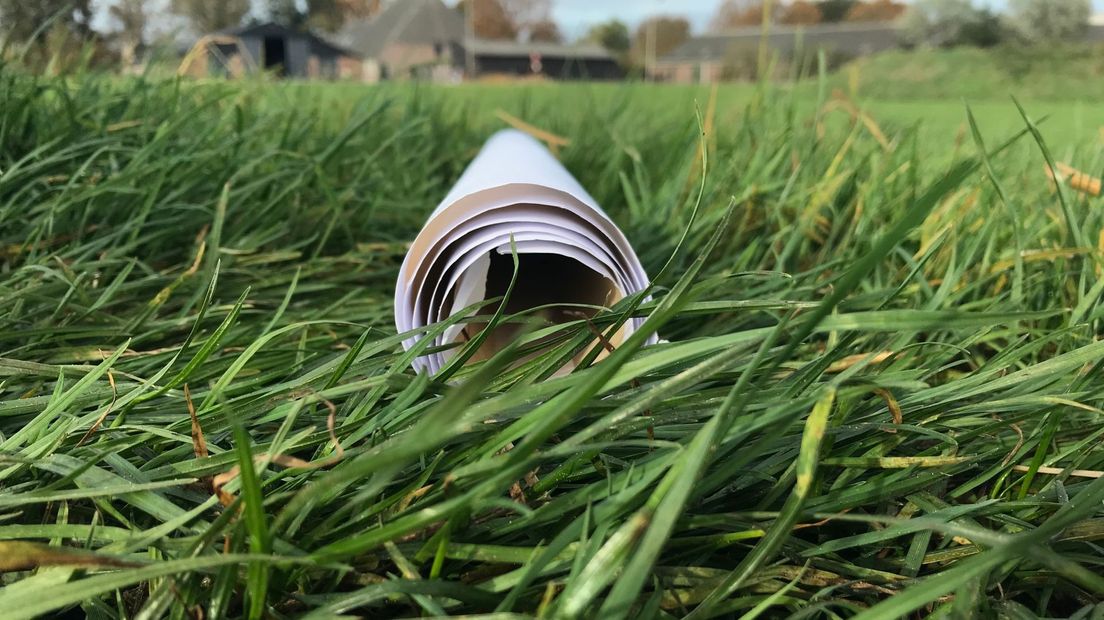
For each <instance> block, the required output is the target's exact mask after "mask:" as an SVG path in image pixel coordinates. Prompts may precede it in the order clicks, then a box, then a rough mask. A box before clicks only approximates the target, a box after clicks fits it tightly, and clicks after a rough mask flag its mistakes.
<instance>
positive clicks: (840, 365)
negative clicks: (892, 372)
mask: <svg viewBox="0 0 1104 620" xmlns="http://www.w3.org/2000/svg"><path fill="white" fill-rule="evenodd" d="M895 355H897V354H896V353H895V352H893V351H878V352H877V353H856V354H855V355H848V356H847V357H845V358H843V359H841V360H839V361H837V362H833V363H831V364H829V365H828V369H827V370H826V371H825V372H829V373H840V372H843V371H845V370H847V369H848V368H851V367H852V366H854V365H855V364H858V363H860V362H863V361H867V360H869V362H870V364H871V365H873V364H881V363H882V362H884V361H886V360H888V359H890V358H891V357H893V356H895Z"/></svg>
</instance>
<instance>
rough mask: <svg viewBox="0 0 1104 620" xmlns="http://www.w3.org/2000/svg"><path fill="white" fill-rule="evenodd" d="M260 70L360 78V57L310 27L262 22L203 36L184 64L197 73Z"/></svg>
mask: <svg viewBox="0 0 1104 620" xmlns="http://www.w3.org/2000/svg"><path fill="white" fill-rule="evenodd" d="M258 70H261V71H267V72H269V73H273V74H275V75H278V76H280V77H288V78H309V79H318V78H324V79H336V78H356V79H359V78H360V77H361V61H360V59H359V58H358V57H357V55H356V53H355V52H351V51H349V50H346V49H344V48H342V47H340V46H338V45H335V44H333V43H330V42H327V41H325V40H323V39H322V38H320V37H318V36H316V35H314V34H312V33H310V32H306V31H299V30H293V29H291V28H287V27H284V26H280V25H278V24H273V23H264V24H255V25H251V26H242V27H240V28H233V29H230V30H225V31H222V32H219V33H216V34H213V35H208V36H205V37H203V38H202V39H200V40H199V41H198V42H197V43H196V44H195V46H194V47H193V48H192V51H190V52H189V53H188V55H187V56H186V57H185V59H184V62H183V63H181V67H180V72H181V73H184V74H188V75H193V76H196V77H206V76H210V75H223V76H227V77H238V76H241V75H244V74H247V73H252V72H254V71H258Z"/></svg>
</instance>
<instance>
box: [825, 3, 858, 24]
mask: <svg viewBox="0 0 1104 620" xmlns="http://www.w3.org/2000/svg"><path fill="white" fill-rule="evenodd" d="M856 4H858V1H857V0H820V2H818V3H817V8H818V9H820V18H821V20H822V21H824V22H827V23H834V22H842V21H843V20H845V19H847V14H848V13H850V12H851V9H853V8H855V5H856Z"/></svg>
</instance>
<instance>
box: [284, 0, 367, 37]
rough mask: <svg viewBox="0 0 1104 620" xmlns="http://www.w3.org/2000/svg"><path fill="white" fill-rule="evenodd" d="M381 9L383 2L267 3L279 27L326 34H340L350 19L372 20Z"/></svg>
mask: <svg viewBox="0 0 1104 620" xmlns="http://www.w3.org/2000/svg"><path fill="white" fill-rule="evenodd" d="M380 8H381V2H380V0H303V1H300V0H268V13H269V16H270V17H271V19H272V21H274V22H276V23H277V24H281V25H284V26H287V27H289V28H296V29H299V28H317V29H319V30H325V31H327V32H337V31H338V30H340V29H341V27H342V26H343V25H345V22H346V21H348V20H350V19H361V18H368V17H371V16H373V15H375V14H376V13H378V12H379V11H380Z"/></svg>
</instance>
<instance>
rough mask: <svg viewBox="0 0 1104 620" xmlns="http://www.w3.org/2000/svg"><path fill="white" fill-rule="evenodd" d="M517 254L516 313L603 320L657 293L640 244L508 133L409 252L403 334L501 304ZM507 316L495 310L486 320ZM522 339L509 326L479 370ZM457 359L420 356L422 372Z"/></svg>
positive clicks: (470, 328) (528, 142) (458, 334)
mask: <svg viewBox="0 0 1104 620" xmlns="http://www.w3.org/2000/svg"><path fill="white" fill-rule="evenodd" d="M511 242H512V244H513V245H511ZM512 247H513V248H516V252H517V257H518V268H517V269H518V272H517V280H516V283H515V285H514V290H513V291H512V292H511V294H510V296H509V298H508V299H506V306H505V312H506V313H507V314H517V313H521V312H525V311H527V310H534V314H535V315H536V316H538V317H539V318H542V319H544V320H546V321H547V322H548V323H550V324H559V323H565V322H569V321H577V320H579V319H580V315H579V313H580V312H582V313H584V316H586V315H593V314H594V312H595V311H596V309H597V308H603V307H605V308H608V307H611V306H613V305H614V304H616V303H617V302H618V301H620V300H621V299H622V298H624V297H626V296H629V295H632V294H633V293H636V292H638V291H641V290H643V289H644V288H646V287H647V285H648V275H647V274H646V273H645V272H644V268H643V267H642V266H641V265H640V260H639V259H638V258H637V256H636V253H635V252H633V249H632V246H630V245H629V242H628V240H627V239H626V238H625V235H624V234H622V232H621V230H620V229H618V228H617V225H615V224H614V223H613V221H612V220H611V219H610V218H609V216H607V215H606V214H605V212H603V211H602V209H601V208H600V207H599V206H598V203H597V202H596V201H595V200H594V198H592V197H591V196H590V194H588V193H587V192H586V190H584V189H583V187H582V186H581V185H580V184H579V182H578V181H576V180H575V178H574V177H572V176H571V173H569V172H568V171H567V170H566V169H565V168H564V167H563V166H562V165H561V164H560V162H559V161H557V160H556V158H555V157H553V156H552V154H551V153H549V152H548V151H547V150H546V149H545V148H544V146H543V145H541V144H540V143H539V142H537V141H536V140H534V139H533V138H531V137H529V136H528V135H526V134H524V133H522V132H520V131H516V130H512V129H507V130H503V131H500V132H498V133H496V134H495V135H494V136H492V137H491V138H490V139H489V140H488V141H487V143H486V144H485V145H484V146H483V149H482V150H481V151H480V152H479V155H477V156H476V158H475V159H474V160H473V161H472V162H471V164H470V165H468V168H467V170H465V171H464V174H463V175H462V176H461V177H460V180H459V181H457V182H456V185H455V186H453V188H452V190H451V191H450V192H449V193H448V195H447V196H445V199H444V200H442V201H441V204H440V205H438V206H437V208H436V210H434V211H433V214H432V215H430V217H429V220H428V221H427V222H426V224H425V226H424V227H423V228H422V231H421V232H420V233H419V234H418V236H417V238H416V239H415V240H414V242H413V244H412V245H411V246H410V250H409V251H408V252H407V254H406V258H405V259H404V260H403V264H402V269H401V271H400V272H399V280H398V284H397V286H396V287H395V326H396V327H397V328H398V330H399V332H400V333H405V332H410V331H414V330H419V328H424V327H426V326H429V325H432V324H434V323H439V322H441V321H444V320H446V319H448V318H449V317H452V316H453V315H455V314H456V313H458V312H460V311H462V310H463V309H465V308H470V307H472V306H474V305H476V304H478V303H479V302H480V301H483V300H495V299H500V298H502V297H503V296H504V295H505V294H506V291H507V288H508V287H509V284H510V281H511V279H512V278H513V275H514V262H513V251H514V250H512V249H511V248H512ZM496 309H497V305H495V304H492V302H490V301H489V302H488V307H487V308H485V309H484V310H483V311H481V312H479V313H477V314H482V315H487V314H493V313H494V311H495V310H496ZM537 309H539V310H537ZM481 321H482V322H481ZM640 322H641V320H640V319H633V320H630V321H628V322H626V324H625V325H624V326H623V327H622V328H621V329H620V330H619V331H618V332H617V333H616V334H614V335H612V336H611V337H610V338H609V340H610V342H609V344H611V345H613V346H615V347H616V346H617V345H618V344H619V343H620V342H622V341H623V340H624V338H626V337H627V336H628V335H629V334H631V333H632V332H633V331H635V330H636V329H637V328H638V327H639V326H640ZM485 327H486V325H485V319H482V320H480V319H474V318H473V320H472V321H471V322H468V323H464V322H459V323H457V324H455V325H452V326H450V327H449V328H448V329H447V330H444V332H443V333H441V334H440V335H439V336H436V337H435V341H434V342H433V343H431V344H432V345H433V346H435V347H442V346H444V345H448V344H453V343H456V344H462V343H464V342H466V341H467V340H470V339H472V338H474V337H475V336H476V335H477V334H479V332H480V330H482V329H483V328H485ZM518 329H519V326H518V325H517V324H516V323H503V324H500V325H498V326H497V327H495V328H494V330H493V331H492V332H491V333H489V334H488V335H487V337H486V339H485V340H484V342H483V343H482V345H481V346H480V348H479V350H478V351H477V352H476V354H475V355H474V356H472V358H471V360H472V361H477V360H481V359H487V358H489V357H490V356H492V355H494V353H496V352H497V351H499V350H500V349H501V348H502V347H504V346H506V344H508V343H509V342H510V341H511V340H512V339H514V338H516V337H517V335H518ZM420 337H421V336H412V337H411V338H408V339H407V340H405V341H404V342H403V346H404V347H405V348H406V349H410V348H411V347H412V346H414V345H415V343H417V342H418V339H419V338H420ZM458 349H459V347H453V348H451V349H447V350H444V351H441V352H437V353H431V354H427V355H424V356H421V357H418V358H417V359H416V360H415V361H414V367H415V369H416V370H419V371H427V372H431V373H435V372H437V371H438V370H440V369H441V368H443V367H444V365H445V364H447V363H448V361H449V360H450V359H451V358H452V356H453V355H455V354H456V351H457V350H458Z"/></svg>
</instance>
